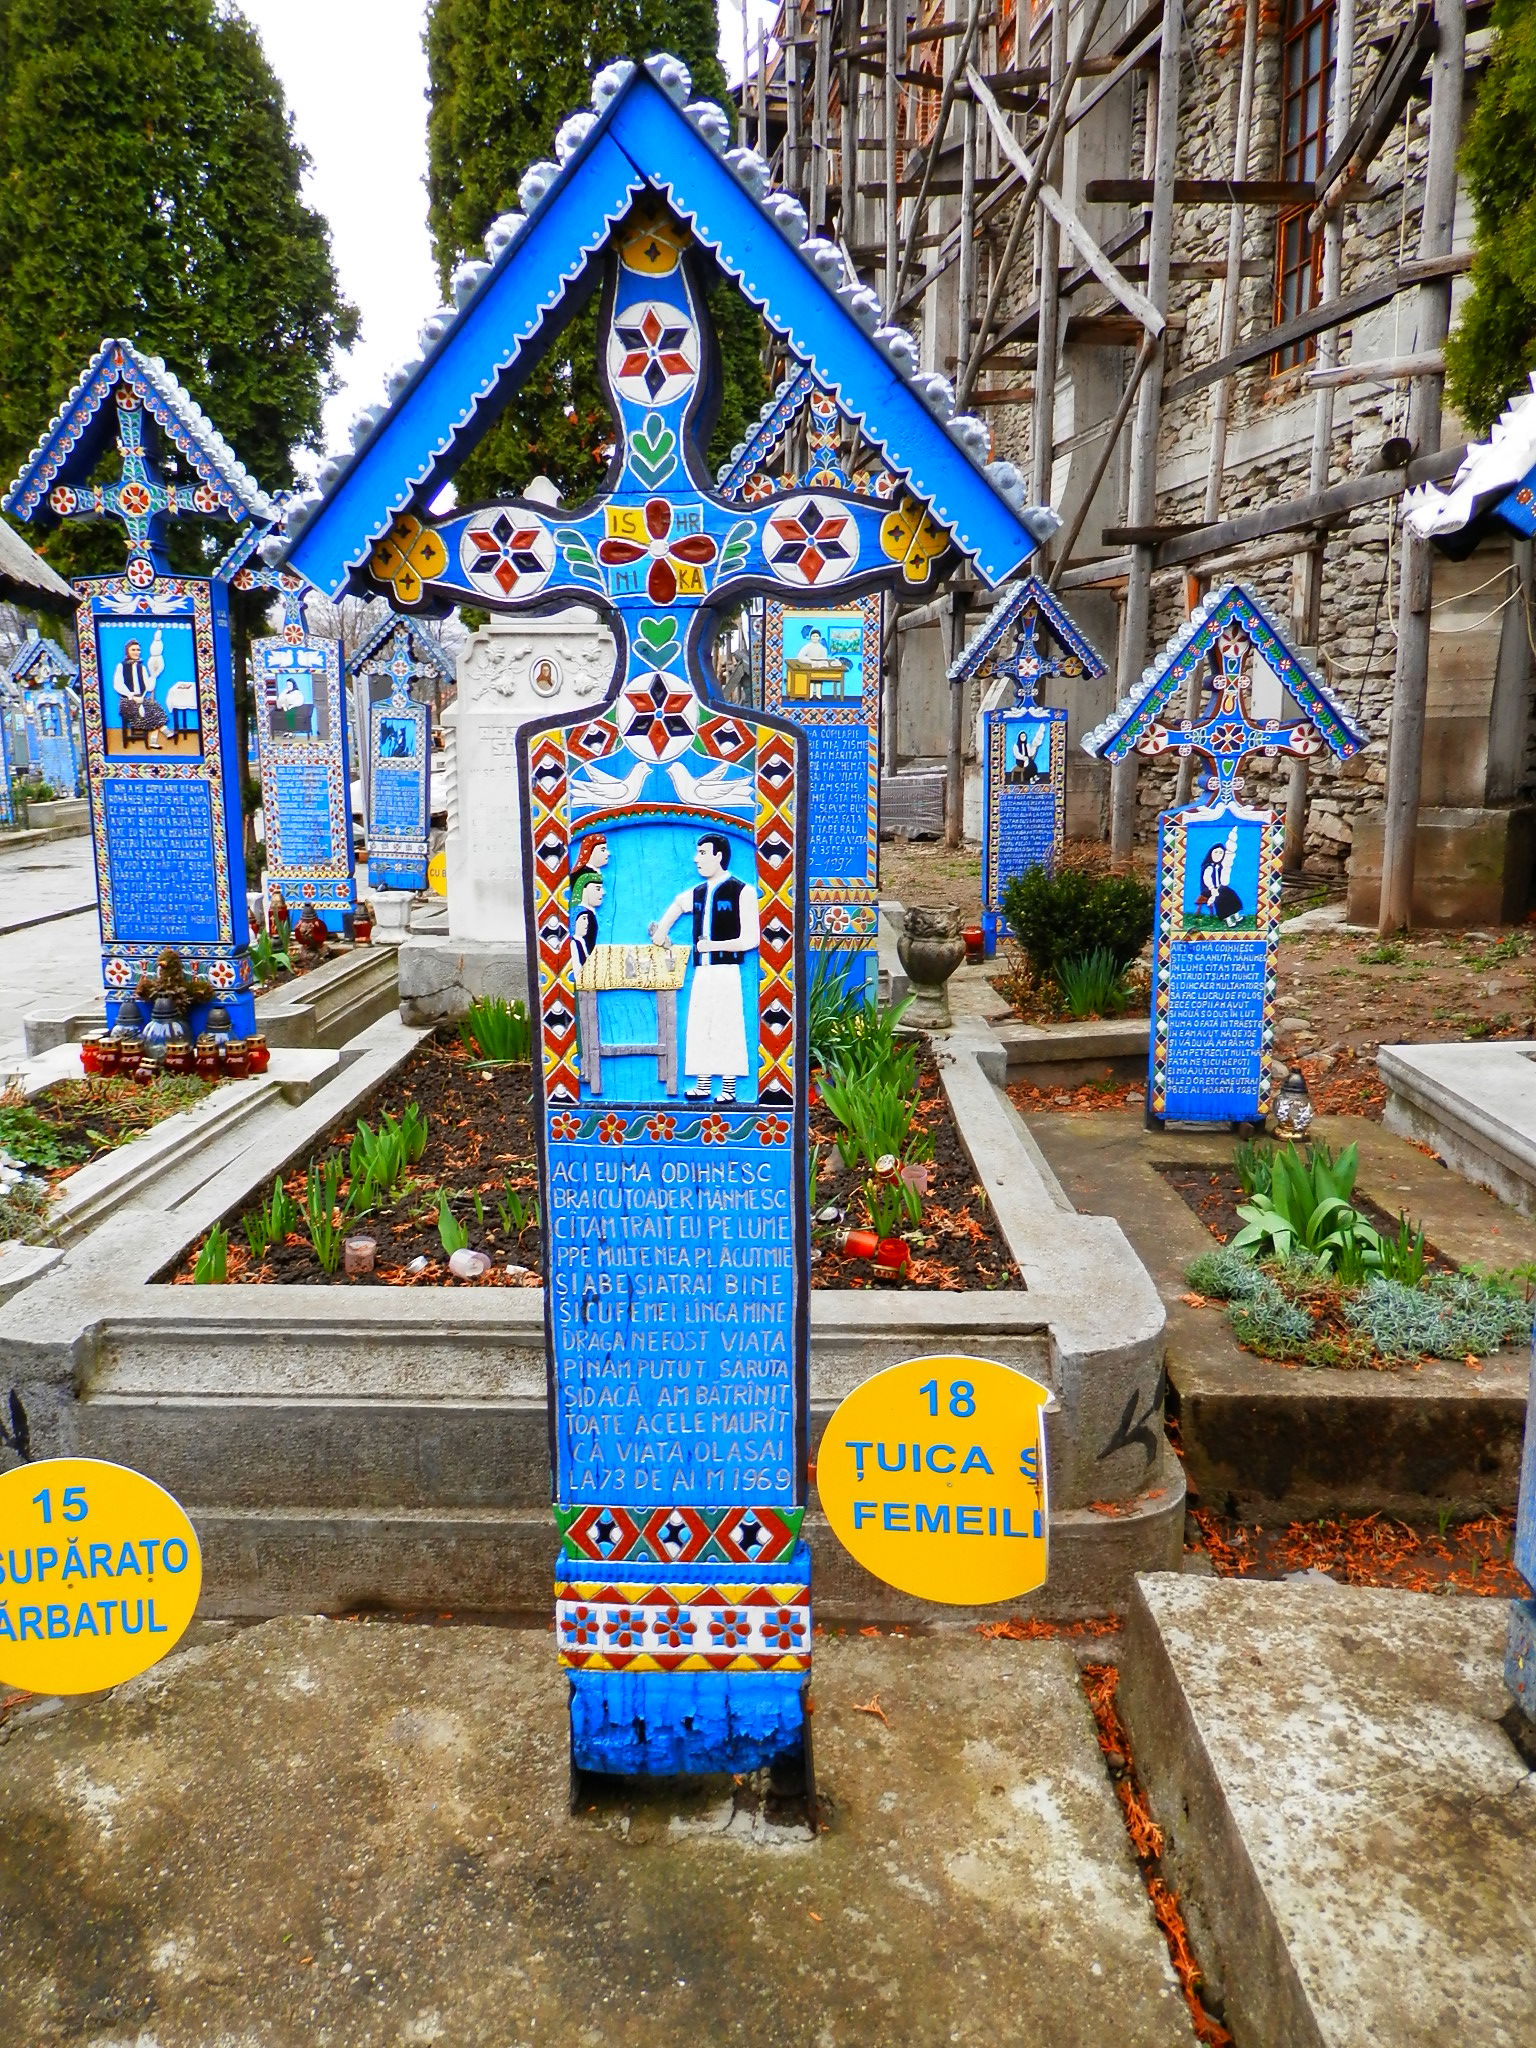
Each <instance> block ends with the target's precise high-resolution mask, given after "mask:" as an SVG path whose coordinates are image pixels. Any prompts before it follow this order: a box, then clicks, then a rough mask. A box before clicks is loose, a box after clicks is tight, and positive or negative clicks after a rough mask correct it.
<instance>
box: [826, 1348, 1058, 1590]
mask: <svg viewBox="0 0 1536 2048" xmlns="http://www.w3.org/2000/svg"><path fill="white" fill-rule="evenodd" d="M1050 1401H1051V1395H1050V1390H1049V1389H1048V1388H1046V1387H1043V1386H1041V1385H1040V1383H1039V1381H1038V1380H1032V1379H1030V1378H1029V1377H1028V1376H1027V1375H1026V1374H1024V1373H1021V1372H1015V1371H1014V1370H1013V1368H1012V1367H1011V1366H1006V1365H998V1364H996V1363H994V1362H993V1361H992V1360H991V1359H987V1358H914V1359H909V1360H908V1361H907V1362H906V1364H904V1365H893V1366H891V1367H890V1369H889V1370H888V1371H886V1372H880V1373H876V1374H875V1376H874V1378H873V1379H868V1380H866V1381H865V1382H864V1384H863V1385H862V1386H860V1387H855V1388H854V1390H853V1392H852V1393H851V1394H850V1395H849V1396H848V1397H847V1399H846V1400H845V1401H844V1402H843V1403H842V1404H841V1406H840V1407H839V1408H838V1409H837V1411H836V1413H835V1414H834V1415H833V1417H832V1420H831V1421H830V1422H829V1423H828V1424H827V1428H826V1433H825V1435H824V1436H823V1437H822V1439H821V1447H820V1450H819V1451H818V1452H817V1457H816V1485H817V1490H818V1491H819V1493H820V1495H821V1504H822V1507H823V1508H824V1509H825V1511H826V1516H827V1520H828V1521H829V1522H830V1523H831V1524H832V1529H833V1533H834V1534H835V1535H836V1536H837V1539H838V1541H839V1542H840V1543H841V1544H842V1545H843V1547H844V1548H845V1549H846V1550H847V1551H849V1552H850V1553H851V1555H852V1556H853V1557H854V1558H856V1559H857V1561H858V1562H859V1563H860V1564H861V1565H863V1566H864V1568H865V1570H866V1571H868V1572H872V1573H873V1574H874V1576H875V1577H876V1578H877V1579H883V1580H884V1581H885V1583H886V1584H887V1585H888V1586H895V1587H896V1588H897V1589H898V1590H899V1591H900V1592H903V1593H911V1594H912V1595H914V1596H915V1597H916V1598H917V1599H919V1600H935V1601H942V1602H943V1603H944V1604H945V1605H948V1606H956V1607H983V1606H986V1605H988V1604H989V1603H991V1602H993V1601H996V1600H1016V1599H1017V1598H1018V1597H1019V1596H1020V1595H1021V1594H1023V1593H1030V1592H1033V1591H1034V1590H1035V1588H1036V1587H1037V1586H1043V1585H1044V1584H1045V1578H1046V1571H1047V1566H1048V1555H1047V1552H1048V1540H1049V1538H1048V1532H1049V1528H1050V1510H1049V1506H1048V1503H1047V1500H1046V1473H1045V1428H1044V1421H1043V1418H1044V1414H1045V1410H1046V1408H1047V1406H1048V1405H1049V1404H1050Z"/></svg>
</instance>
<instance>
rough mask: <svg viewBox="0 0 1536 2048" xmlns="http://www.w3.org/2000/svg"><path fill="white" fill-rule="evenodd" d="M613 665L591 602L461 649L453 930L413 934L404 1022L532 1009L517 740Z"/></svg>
mask: <svg viewBox="0 0 1536 2048" xmlns="http://www.w3.org/2000/svg"><path fill="white" fill-rule="evenodd" d="M539 495H540V493H539V492H538V491H537V490H536V489H531V490H530V492H529V496H530V497H534V496H539ZM616 660H617V653H616V649H615V647H614V641H613V635H612V634H611V633H610V632H609V630H608V628H607V627H606V626H605V625H603V623H602V622H601V620H600V619H599V618H598V616H597V614H596V613H595V612H593V611H590V610H589V609H588V608H587V607H586V606H585V605H572V606H569V607H567V608H566V609H565V610H563V611H560V612H556V613H553V614H551V615H550V616H549V617H547V618H527V617H513V618H508V617H503V616H500V615H496V616H493V617H492V619H491V620H490V622H489V624H488V625H485V626H482V627H481V628H480V630H479V632H477V633H474V634H472V635H471V636H470V639H469V640H468V642H467V643H466V645H465V646H464V648H463V651H462V652H461V653H460V655H459V661H458V694H457V697H456V699H455V701H454V702H453V703H452V704H450V705H449V706H448V708H447V710H445V711H444V713H443V717H442V726H443V735H444V744H445V750H444V754H443V756H440V757H439V766H440V768H441V770H442V773H443V775H444V778H445V781H446V786H447V811H448V931H447V935H446V937H445V936H443V935H442V934H440V933H413V934H412V935H411V937H410V938H409V939H408V940H407V941H406V943H405V945H404V946H403V947H402V948H401V954H400V1014H401V1016H402V1017H403V1018H404V1019H405V1021H406V1022H407V1023H408V1024H428V1023H435V1022H436V1021H437V1020H438V1019H439V1018H442V1017H452V1016H456V1015H458V1014H459V1013H460V1012H462V1011H463V1010H464V1008H465V1007H466V1006H467V1004H468V1003H469V1002H470V1001H471V1000H472V999H473V998H474V997H475V996H481V995H500V996H505V997H506V998H507V1000H508V1001H509V1002H510V1001H513V1000H514V999H518V998H521V1000H522V1001H524V1002H527V1001H528V957H527V950H528V949H527V942H526V939H525V937H524V932H525V926H524V919H523V902H524V878H523V831H522V818H521V814H520V813H519V810H518V802H517V735H518V732H519V730H520V729H521V728H522V727H523V726H525V725H527V724H528V723H529V722H530V721H531V720H533V719H536V718H542V717H544V716H545V715H546V714H547V713H549V712H551V711H564V710H568V709H571V708H573V707H578V706H580V705H583V704H587V705H591V706H594V707H595V706H596V705H598V704H600V703H601V702H602V701H603V698H604V696H605V695H606V694H607V689H608V685H609V682H610V681H611V680H612V677H613V671H614V665H615V662H616Z"/></svg>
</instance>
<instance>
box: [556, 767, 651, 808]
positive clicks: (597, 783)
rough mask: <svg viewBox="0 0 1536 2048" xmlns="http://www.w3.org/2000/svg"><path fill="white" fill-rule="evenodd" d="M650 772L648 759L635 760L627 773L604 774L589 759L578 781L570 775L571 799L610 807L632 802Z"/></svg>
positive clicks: (575, 801) (643, 785) (574, 801)
mask: <svg viewBox="0 0 1536 2048" xmlns="http://www.w3.org/2000/svg"><path fill="white" fill-rule="evenodd" d="M650 772H651V764H650V762H649V761H637V762H636V763H635V765H634V767H633V768H631V769H630V771H629V773H628V774H627V775H605V774H604V773H603V771H602V770H601V769H600V768H594V767H593V766H592V764H591V762H590V761H589V762H588V763H587V765H586V767H585V768H584V769H583V770H582V773H581V778H580V780H579V781H578V780H577V778H576V777H575V776H572V777H571V801H572V802H573V803H588V804H604V805H607V806H610V807H616V806H618V805H619V804H632V803H633V802H634V801H635V799H636V798H637V797H638V796H639V794H640V792H641V790H642V789H644V787H645V778H646V777H647V775H649V774H650Z"/></svg>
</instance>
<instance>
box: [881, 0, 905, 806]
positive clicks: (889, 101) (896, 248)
mask: <svg viewBox="0 0 1536 2048" xmlns="http://www.w3.org/2000/svg"><path fill="white" fill-rule="evenodd" d="M906 29H907V0H885V317H886V318H887V319H888V320H894V319H895V317H896V298H897V270H898V267H899V265H900V262H901V195H900V194H899V193H898V191H897V189H896V116H897V107H898V96H897V86H896V74H897V73H898V71H899V70H900V69H901V64H902V60H903V59H904V57H905V55H906V49H905V44H906ZM891 724H892V729H893V730H894V728H895V720H894V719H893V720H892V721H891ZM891 772H892V774H894V773H895V772H896V771H895V766H894V764H893V765H892V769H891Z"/></svg>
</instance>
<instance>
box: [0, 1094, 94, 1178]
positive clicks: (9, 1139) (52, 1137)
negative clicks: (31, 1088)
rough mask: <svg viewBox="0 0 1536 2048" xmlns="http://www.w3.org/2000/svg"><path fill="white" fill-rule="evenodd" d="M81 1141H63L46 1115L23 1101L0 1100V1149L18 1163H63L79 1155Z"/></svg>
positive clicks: (82, 1151) (82, 1147) (79, 1156)
mask: <svg viewBox="0 0 1536 2048" xmlns="http://www.w3.org/2000/svg"><path fill="white" fill-rule="evenodd" d="M85 1151H86V1148H85V1146H84V1145H73V1144H71V1145H65V1144H62V1143H61V1142H60V1140H59V1137H58V1134H57V1133H56V1132H55V1131H54V1129H53V1127H52V1125H51V1124H49V1123H48V1121H47V1119H46V1118H44V1117H41V1116H39V1115H38V1113H37V1111H36V1110H35V1109H31V1108H29V1107H28V1106H27V1104H26V1103H24V1102H0V1152H8V1153H9V1154H10V1155H11V1157H12V1158H13V1159H14V1160H15V1161H16V1163H17V1165H18V1166H42V1167H49V1166H63V1165H64V1164H65V1162H66V1161H68V1160H71V1159H83V1158H84V1157H85Z"/></svg>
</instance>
